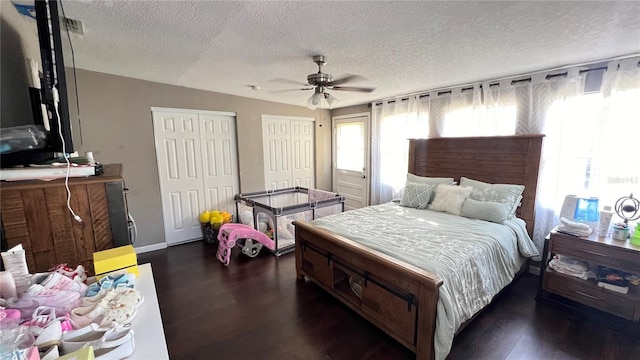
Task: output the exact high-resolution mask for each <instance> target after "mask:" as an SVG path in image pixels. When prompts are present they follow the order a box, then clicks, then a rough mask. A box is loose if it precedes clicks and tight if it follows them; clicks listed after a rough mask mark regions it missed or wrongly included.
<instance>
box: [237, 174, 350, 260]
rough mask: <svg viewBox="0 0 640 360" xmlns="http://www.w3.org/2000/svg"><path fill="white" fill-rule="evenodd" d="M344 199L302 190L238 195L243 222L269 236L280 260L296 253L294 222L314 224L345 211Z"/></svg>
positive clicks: (239, 215) (317, 191) (328, 193)
mask: <svg viewBox="0 0 640 360" xmlns="http://www.w3.org/2000/svg"><path fill="white" fill-rule="evenodd" d="M344 200H345V199H344V196H341V195H339V194H336V193H334V192H329V191H323V190H318V189H308V188H304V187H300V186H296V187H292V188H286V189H277V190H268V191H259V192H252V193H244V194H237V195H236V196H235V201H236V214H238V217H239V219H240V222H241V223H243V224H245V225H248V226H252V227H253V228H254V229H257V230H260V231H262V232H263V233H266V234H267V235H268V236H269V237H271V238H272V239H273V241H274V242H275V249H274V251H273V253H274V254H275V255H276V256H280V255H283V254H286V253H289V252H291V251H293V250H294V240H295V235H294V229H293V225H292V223H293V221H295V220H303V221H311V220H314V219H319V218H321V217H323V216H327V215H332V214H337V213H341V212H343V211H344Z"/></svg>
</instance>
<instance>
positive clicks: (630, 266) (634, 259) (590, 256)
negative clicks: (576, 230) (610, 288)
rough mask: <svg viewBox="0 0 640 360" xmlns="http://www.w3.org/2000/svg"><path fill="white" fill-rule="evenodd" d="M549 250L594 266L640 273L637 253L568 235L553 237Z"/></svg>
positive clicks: (639, 257) (639, 258)
mask: <svg viewBox="0 0 640 360" xmlns="http://www.w3.org/2000/svg"><path fill="white" fill-rule="evenodd" d="M550 250H551V252H552V253H554V254H562V255H566V256H569V257H577V258H580V259H582V260H585V261H588V262H591V263H594V264H598V265H602V266H608V267H612V268H615V269H624V270H626V271H629V272H636V273H640V261H639V260H640V256H639V254H640V253H638V251H627V250H625V249H621V248H616V247H614V246H609V245H603V244H600V243H598V242H593V241H588V240H584V239H580V238H577V237H573V236H568V235H556V236H554V237H553V239H552V241H551V249H550Z"/></svg>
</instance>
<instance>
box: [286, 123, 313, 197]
mask: <svg viewBox="0 0 640 360" xmlns="http://www.w3.org/2000/svg"><path fill="white" fill-rule="evenodd" d="M313 130H314V123H313V122H311V121H304V120H291V157H292V161H291V167H292V170H293V186H302V187H306V188H307V189H313V188H314V187H315V181H314V179H315V166H314V163H315V160H314V159H315V155H314V148H315V146H314V136H313V134H314V132H313Z"/></svg>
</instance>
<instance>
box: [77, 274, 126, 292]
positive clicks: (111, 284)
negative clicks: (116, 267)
mask: <svg viewBox="0 0 640 360" xmlns="http://www.w3.org/2000/svg"><path fill="white" fill-rule="evenodd" d="M135 281H136V275H135V274H132V273H124V274H119V275H115V274H114V275H107V276H105V277H103V278H102V279H100V280H99V281H97V282H95V283H93V284H91V285H90V286H89V288H88V289H87V295H86V296H87V297H94V296H96V295H98V293H99V292H100V291H101V290H109V289H113V288H116V287H128V288H133V287H134V284H135Z"/></svg>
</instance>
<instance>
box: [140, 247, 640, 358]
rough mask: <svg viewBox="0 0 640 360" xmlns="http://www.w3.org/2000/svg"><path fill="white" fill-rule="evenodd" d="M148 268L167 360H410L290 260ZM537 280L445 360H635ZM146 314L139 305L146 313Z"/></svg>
mask: <svg viewBox="0 0 640 360" xmlns="http://www.w3.org/2000/svg"><path fill="white" fill-rule="evenodd" d="M138 260H139V262H140V263H146V262H151V264H152V267H153V273H154V278H155V282H156V288H157V293H158V300H159V302H160V310H161V313H162V320H163V323H164V331H165V335H166V339H167V346H168V348H169V354H170V357H171V359H336V360H338V359H348V360H355V359H414V358H415V356H414V354H413V353H411V352H410V351H408V350H407V349H406V348H404V347H403V346H402V345H400V344H399V343H397V342H396V341H395V340H393V339H392V338H390V337H389V336H387V335H385V334H384V333H383V332H382V331H380V330H378V329H376V328H375V327H374V326H372V325H371V324H369V323H368V322H367V321H365V320H363V319H362V318H361V317H360V316H358V315H356V314H355V313H354V312H352V311H351V310H349V309H348V308H347V307H346V306H344V305H342V304H341V303H340V302H338V301H337V300H335V299H333V298H332V297H331V296H329V295H327V294H326V293H324V291H322V290H320V288H318V287H317V286H315V285H314V284H312V283H310V282H303V281H297V280H296V277H295V257H294V256H293V254H288V255H284V256H282V257H280V258H276V257H274V256H272V255H270V254H269V253H267V252H266V251H265V252H263V253H261V254H260V256H258V257H257V258H254V259H250V258H248V257H246V256H244V255H241V254H240V251H237V250H236V251H234V254H233V255H232V259H231V263H230V265H229V267H224V266H223V265H222V264H221V263H220V262H219V261H218V260H216V259H215V247H214V246H211V245H205V244H203V243H202V242H195V243H190V244H185V245H179V246H175V247H171V248H169V249H167V250H161V251H155V252H151V253H146V254H141V255H140V256H139V258H138ZM537 281H538V277H536V276H534V275H531V274H526V275H524V276H522V277H520V278H519V279H518V280H516V281H515V282H514V284H513V285H511V286H510V287H508V288H507V289H506V290H505V291H504V292H503V293H502V295H500V296H499V297H498V298H497V299H496V300H495V301H494V302H493V303H492V304H491V305H489V307H488V308H487V309H486V311H484V312H483V313H482V314H481V315H480V316H478V317H477V318H476V319H475V320H474V321H473V322H472V323H471V324H470V325H469V326H468V327H467V328H466V329H465V330H464V331H462V332H461V333H460V334H459V335H458V336H457V337H456V338H455V340H454V344H453V348H452V350H451V353H450V355H449V359H492V360H494V359H640V337H638V336H635V337H633V336H630V335H624V334H621V333H617V332H614V331H612V330H609V329H605V328H602V327H601V326H598V325H596V324H594V323H591V322H589V321H586V320H583V319H581V318H580V317H578V316H574V315H571V314H569V313H566V312H563V311H561V310H560V309H557V308H555V307H552V306H549V305H544V304H538V303H536V301H535V299H534V298H535V294H536V285H537ZM143 306H144V305H143Z"/></svg>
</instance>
